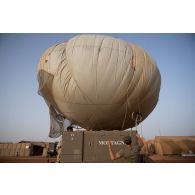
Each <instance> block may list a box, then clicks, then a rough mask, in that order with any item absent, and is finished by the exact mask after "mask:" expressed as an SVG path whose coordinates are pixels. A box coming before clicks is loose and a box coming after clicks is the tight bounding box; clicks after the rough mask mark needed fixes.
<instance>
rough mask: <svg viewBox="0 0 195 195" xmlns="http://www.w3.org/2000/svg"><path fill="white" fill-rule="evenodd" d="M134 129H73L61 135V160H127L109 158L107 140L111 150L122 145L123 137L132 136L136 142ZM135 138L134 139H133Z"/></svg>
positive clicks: (98, 161)
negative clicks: (109, 142)
mask: <svg viewBox="0 0 195 195" xmlns="http://www.w3.org/2000/svg"><path fill="white" fill-rule="evenodd" d="M135 133H136V132H135V131H117V130H116V131H103V130H102V131H73V132H64V133H63V135H62V152H61V162H94V163H96V162H97V163H100V162H114V163H116V162H121V163H122V162H127V161H126V160H125V159H118V160H114V161H112V160H110V156H109V151H108V141H111V144H112V149H113V152H114V153H116V152H118V151H119V150H120V149H121V148H122V147H124V141H123V138H124V137H125V136H127V135H131V136H132V144H134V143H135V142H136V138H135ZM134 138H135V139H134Z"/></svg>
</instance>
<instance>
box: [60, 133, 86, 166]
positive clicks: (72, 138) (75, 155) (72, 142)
mask: <svg viewBox="0 0 195 195" xmlns="http://www.w3.org/2000/svg"><path fill="white" fill-rule="evenodd" d="M82 151H83V131H73V132H64V134H63V136H62V153H61V162H82Z"/></svg>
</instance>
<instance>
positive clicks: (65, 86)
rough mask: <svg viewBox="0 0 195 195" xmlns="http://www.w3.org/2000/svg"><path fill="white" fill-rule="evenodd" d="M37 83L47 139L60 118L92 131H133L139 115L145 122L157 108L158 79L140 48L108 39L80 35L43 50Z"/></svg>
mask: <svg viewBox="0 0 195 195" xmlns="http://www.w3.org/2000/svg"><path fill="white" fill-rule="evenodd" d="M38 82H39V94H40V95H42V96H43V98H44V99H45V101H46V103H47V105H48V107H49V109H50V120H51V128H50V137H58V136H59V135H60V133H61V131H62V129H63V119H64V118H66V119H68V120H70V121H71V122H72V123H74V124H77V125H79V126H81V127H83V128H85V129H91V130H124V129H127V128H130V127H134V126H135V118H136V117H137V116H138V115H139V116H141V118H142V120H144V119H145V118H146V117H147V116H148V115H149V114H150V113H151V112H152V110H153V109H154V107H155V106H156V104H157V102H158V98H159V91H160V84H161V77H160V73H159V70H158V68H157V66H156V63H155V62H154V60H153V59H152V58H151V57H150V56H149V55H148V54H147V53H146V52H145V51H144V50H143V49H141V48H140V47H138V46H136V45H134V44H131V43H128V42H125V41H122V40H119V39H116V38H113V37H109V36H102V35H79V36H75V37H73V38H71V39H70V40H68V41H66V42H63V43H60V44H57V45H55V46H53V47H50V48H49V49H47V50H46V51H45V53H44V54H43V56H42V57H41V59H40V61H39V64H38ZM134 114H135V115H134ZM133 115H134V116H133ZM138 118H139V117H138Z"/></svg>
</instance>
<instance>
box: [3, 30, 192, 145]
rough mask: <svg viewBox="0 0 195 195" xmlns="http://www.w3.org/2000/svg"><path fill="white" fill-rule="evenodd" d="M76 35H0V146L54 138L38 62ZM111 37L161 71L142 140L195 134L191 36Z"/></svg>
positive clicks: (145, 121)
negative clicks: (143, 54) (135, 49)
mask: <svg viewBox="0 0 195 195" xmlns="http://www.w3.org/2000/svg"><path fill="white" fill-rule="evenodd" d="M75 35H76V34H0V73H1V76H0V98H1V101H0V142H2V141H14V142H15V141H20V140H40V141H49V140H53V139H49V138H48V133H49V126H50V121H49V114H48V107H47V106H46V104H45V102H44V100H43V98H42V97H41V96H39V95H38V94H37V89H38V83H37V78H36V74H37V63H38V61H39V59H40V57H41V55H42V54H43V52H44V51H45V49H47V48H48V47H50V46H52V45H53V44H56V43H60V42H63V41H64V40H67V39H69V38H71V37H73V36H75ZM107 35H108V34H107ZM110 35H111V36H113V37H117V38H120V39H123V40H126V41H129V42H133V43H136V44H137V45H139V46H140V47H142V48H144V49H145V50H146V51H147V52H148V53H149V54H150V55H151V56H152V57H153V58H154V59H155V60H156V62H157V65H158V67H159V69H160V73H161V79H162V81H161V82H162V83H161V91H160V98H159V102H158V104H157V106H156V108H155V109H154V111H153V112H152V113H151V114H150V115H149V117H148V118H146V119H145V120H144V121H143V122H142V133H143V135H144V137H145V138H147V139H148V138H153V137H154V136H155V135H195V87H194V85H195V34H110ZM139 130H140V127H139ZM53 141H55V140H53Z"/></svg>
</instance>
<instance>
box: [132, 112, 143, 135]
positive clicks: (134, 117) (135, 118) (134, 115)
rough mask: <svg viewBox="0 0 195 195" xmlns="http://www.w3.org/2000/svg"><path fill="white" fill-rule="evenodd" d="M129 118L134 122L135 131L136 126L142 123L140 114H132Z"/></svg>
mask: <svg viewBox="0 0 195 195" xmlns="http://www.w3.org/2000/svg"><path fill="white" fill-rule="evenodd" d="M131 117H132V119H133V120H134V121H135V127H136V131H137V126H138V124H139V123H140V122H141V121H142V114H141V113H140V112H133V113H132V116H131Z"/></svg>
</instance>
